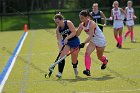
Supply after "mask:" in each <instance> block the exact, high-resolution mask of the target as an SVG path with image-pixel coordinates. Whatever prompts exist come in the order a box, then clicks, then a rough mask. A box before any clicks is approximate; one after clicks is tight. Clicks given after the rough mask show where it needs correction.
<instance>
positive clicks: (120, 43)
mask: <svg viewBox="0 0 140 93" xmlns="http://www.w3.org/2000/svg"><path fill="white" fill-rule="evenodd" d="M119 45H120V46H122V36H119Z"/></svg>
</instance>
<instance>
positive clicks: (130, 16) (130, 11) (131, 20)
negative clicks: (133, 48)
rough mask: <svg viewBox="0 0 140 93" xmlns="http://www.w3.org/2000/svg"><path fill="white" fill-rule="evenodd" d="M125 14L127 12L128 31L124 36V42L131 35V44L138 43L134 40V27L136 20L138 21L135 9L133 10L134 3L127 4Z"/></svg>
mask: <svg viewBox="0 0 140 93" xmlns="http://www.w3.org/2000/svg"><path fill="white" fill-rule="evenodd" d="M125 12H126V25H127V28H128V30H127V31H126V33H125V34H124V40H125V39H126V37H127V36H128V34H129V33H130V38H131V42H136V41H135V39H134V31H133V26H134V19H136V18H137V17H136V16H135V14H134V9H133V8H132V1H128V2H127V7H126V8H125Z"/></svg>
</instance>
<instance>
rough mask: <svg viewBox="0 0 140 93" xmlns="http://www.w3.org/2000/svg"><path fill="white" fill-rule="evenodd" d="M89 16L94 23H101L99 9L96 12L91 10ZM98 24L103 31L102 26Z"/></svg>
mask: <svg viewBox="0 0 140 93" xmlns="http://www.w3.org/2000/svg"><path fill="white" fill-rule="evenodd" d="M91 16H92V18H93V20H94V22H95V23H97V24H102V19H101V18H102V17H101V13H100V11H98V12H97V13H94V12H92V13H91ZM98 26H99V28H100V29H101V30H102V31H103V26H100V25H98Z"/></svg>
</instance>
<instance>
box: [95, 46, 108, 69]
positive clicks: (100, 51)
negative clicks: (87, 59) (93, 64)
mask: <svg viewBox="0 0 140 93" xmlns="http://www.w3.org/2000/svg"><path fill="white" fill-rule="evenodd" d="M104 49H105V47H96V50H97V57H98V59H99V60H100V61H101V62H102V66H101V69H105V68H106V65H107V63H108V60H107V58H106V57H105V56H104V55H103V53H104Z"/></svg>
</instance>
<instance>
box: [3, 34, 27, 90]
mask: <svg viewBox="0 0 140 93" xmlns="http://www.w3.org/2000/svg"><path fill="white" fill-rule="evenodd" d="M27 35H28V32H25V35H24V37H23V39H22V40H21V43H20V45H19V47H18V49H17V51H16V53H15V55H13V56H14V57H13V59H12V62H11V65H10V66H9V67H8V70H7V72H5V73H6V74H5V76H4V78H3V79H2V81H1V84H0V93H1V92H2V89H3V87H4V85H5V83H6V80H7V79H8V76H9V75H10V72H11V70H12V68H13V66H14V63H15V61H16V58H17V56H18V54H19V52H20V50H21V48H22V45H23V43H24V41H25V39H26V37H27ZM18 43H19V42H18Z"/></svg>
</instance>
